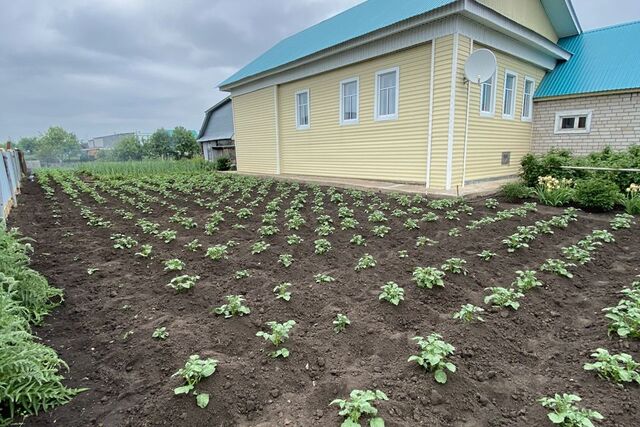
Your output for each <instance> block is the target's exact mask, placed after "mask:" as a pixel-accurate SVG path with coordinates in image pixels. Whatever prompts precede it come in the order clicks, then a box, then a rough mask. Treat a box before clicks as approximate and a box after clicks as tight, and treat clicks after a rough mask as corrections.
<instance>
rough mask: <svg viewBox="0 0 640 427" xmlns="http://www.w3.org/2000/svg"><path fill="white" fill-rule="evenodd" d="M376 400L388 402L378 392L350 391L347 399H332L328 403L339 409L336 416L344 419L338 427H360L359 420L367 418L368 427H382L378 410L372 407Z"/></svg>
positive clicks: (384, 396) (386, 398) (383, 395)
mask: <svg viewBox="0 0 640 427" xmlns="http://www.w3.org/2000/svg"><path fill="white" fill-rule="evenodd" d="M376 400H389V398H388V397H387V395H386V394H384V393H383V392H381V391H380V390H376V391H372V390H351V393H349V399H347V400H343V399H334V400H333V401H331V403H329V406H331V405H337V406H338V407H339V408H340V411H339V412H338V414H339V415H340V416H343V417H345V420H344V421H343V422H342V424H341V425H340V427H362V424H360V418H361V417H362V416H363V415H364V416H366V417H368V418H369V427H384V420H383V419H382V418H381V417H378V416H377V415H378V409H377V408H376V407H375V406H374V403H373V402H375V401H376Z"/></svg>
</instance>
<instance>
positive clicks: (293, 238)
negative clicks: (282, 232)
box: [285, 234, 304, 246]
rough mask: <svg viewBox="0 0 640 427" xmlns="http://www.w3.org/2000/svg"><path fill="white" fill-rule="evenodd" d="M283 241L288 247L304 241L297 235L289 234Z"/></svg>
mask: <svg viewBox="0 0 640 427" xmlns="http://www.w3.org/2000/svg"><path fill="white" fill-rule="evenodd" d="M285 240H286V241H287V244H288V245H289V246H293V245H299V244H301V243H302V242H304V239H303V238H302V237H300V236H298V235H297V234H290V235H288V236H287V237H286V238H285Z"/></svg>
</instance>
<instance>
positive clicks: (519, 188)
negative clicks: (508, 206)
mask: <svg viewBox="0 0 640 427" xmlns="http://www.w3.org/2000/svg"><path fill="white" fill-rule="evenodd" d="M500 194H501V195H502V197H504V198H505V199H507V200H509V201H510V202H518V201H520V200H522V199H528V198H529V197H531V196H532V194H533V189H532V188H530V187H527V184H526V183H525V182H524V181H518V182H509V183H507V184H505V185H503V186H502V188H501V189H500Z"/></svg>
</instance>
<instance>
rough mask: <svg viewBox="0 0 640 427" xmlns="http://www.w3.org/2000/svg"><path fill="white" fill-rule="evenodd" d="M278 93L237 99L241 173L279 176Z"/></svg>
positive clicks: (267, 90)
mask: <svg viewBox="0 0 640 427" xmlns="http://www.w3.org/2000/svg"><path fill="white" fill-rule="evenodd" d="M274 95H275V91H274V88H273V87H267V88H264V89H260V90H258V91H255V92H251V93H247V94H244V95H239V96H235V97H233V119H234V127H235V143H236V163H237V167H238V171H240V172H255V173H269V174H274V173H276V172H277V162H276V152H277V147H276V131H277V130H276V111H275V102H276V100H275V96H274Z"/></svg>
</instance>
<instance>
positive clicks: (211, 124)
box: [198, 97, 233, 143]
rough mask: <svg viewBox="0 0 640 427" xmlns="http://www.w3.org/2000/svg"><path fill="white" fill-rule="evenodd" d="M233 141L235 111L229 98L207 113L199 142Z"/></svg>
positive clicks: (199, 135) (199, 134)
mask: <svg viewBox="0 0 640 427" xmlns="http://www.w3.org/2000/svg"><path fill="white" fill-rule="evenodd" d="M222 139H233V110H232V107H231V98H230V97H227V98H225V99H223V100H222V101H220V102H218V103H217V104H216V105H214V106H213V107H211V108H209V109H208V110H207V111H206V112H205V116H204V122H203V123H202V127H201V128H200V133H198V142H200V143H202V142H207V141H219V140H222Z"/></svg>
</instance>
